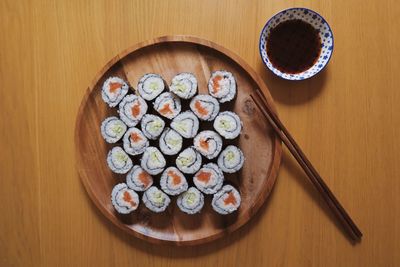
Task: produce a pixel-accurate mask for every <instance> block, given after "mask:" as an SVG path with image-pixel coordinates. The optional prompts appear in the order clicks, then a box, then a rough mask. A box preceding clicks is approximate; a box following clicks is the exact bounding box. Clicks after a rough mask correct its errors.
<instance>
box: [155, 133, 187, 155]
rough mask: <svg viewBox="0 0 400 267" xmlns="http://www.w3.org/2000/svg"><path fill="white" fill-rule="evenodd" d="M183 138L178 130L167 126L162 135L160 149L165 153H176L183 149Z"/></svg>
mask: <svg viewBox="0 0 400 267" xmlns="http://www.w3.org/2000/svg"><path fill="white" fill-rule="evenodd" d="M182 143H183V138H182V136H181V135H180V134H178V132H177V131H175V130H173V129H171V128H165V130H164V132H163V133H162V135H161V137H160V141H159V144H160V149H161V151H162V152H163V153H164V154H165V155H170V156H171V155H176V154H178V152H179V151H181V149H182Z"/></svg>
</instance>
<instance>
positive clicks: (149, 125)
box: [140, 114, 165, 140]
mask: <svg viewBox="0 0 400 267" xmlns="http://www.w3.org/2000/svg"><path fill="white" fill-rule="evenodd" d="M140 127H141V128H142V132H143V133H144V135H145V136H146V137H147V138H149V139H151V140H155V139H157V138H158V137H159V136H160V134H161V133H162V131H163V130H164V127H165V122H164V120H163V119H161V118H160V117H159V116H156V115H152V114H146V115H144V116H143V118H142V121H141V122H140Z"/></svg>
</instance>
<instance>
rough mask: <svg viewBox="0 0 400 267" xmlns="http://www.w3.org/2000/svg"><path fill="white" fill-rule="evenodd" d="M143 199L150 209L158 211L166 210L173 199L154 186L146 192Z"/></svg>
mask: <svg viewBox="0 0 400 267" xmlns="http://www.w3.org/2000/svg"><path fill="white" fill-rule="evenodd" d="M142 201H143V203H144V205H145V206H146V207H147V208H148V209H149V210H151V211H154V212H157V213H158V212H163V211H165V209H166V208H167V207H168V205H169V203H170V202H171V199H170V198H169V197H168V196H167V194H165V193H164V192H163V191H161V190H160V189H158V188H157V187H155V186H152V187H150V188H149V189H147V190H146V191H145V192H144V194H143V197H142Z"/></svg>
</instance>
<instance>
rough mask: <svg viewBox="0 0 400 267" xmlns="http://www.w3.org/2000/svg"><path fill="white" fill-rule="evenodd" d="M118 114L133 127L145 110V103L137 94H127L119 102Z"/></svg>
mask: <svg viewBox="0 0 400 267" xmlns="http://www.w3.org/2000/svg"><path fill="white" fill-rule="evenodd" d="M118 112H119V116H120V117H121V120H122V121H123V122H125V123H126V125H128V126H129V127H134V126H136V124H138V123H139V121H140V119H141V118H142V117H143V115H144V114H146V112H147V103H146V101H144V99H143V98H141V97H140V96H137V95H127V96H125V97H124V99H122V101H121V103H120V104H119V111H118Z"/></svg>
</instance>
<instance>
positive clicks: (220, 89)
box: [208, 70, 236, 103]
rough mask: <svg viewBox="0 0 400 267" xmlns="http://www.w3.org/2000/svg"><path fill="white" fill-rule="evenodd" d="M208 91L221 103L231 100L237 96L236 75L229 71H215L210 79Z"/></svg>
mask: <svg viewBox="0 0 400 267" xmlns="http://www.w3.org/2000/svg"><path fill="white" fill-rule="evenodd" d="M208 92H209V93H210V95H212V96H213V97H215V98H216V99H218V101H219V102H220V103H225V102H228V101H231V100H232V99H233V98H235V96H236V80H235V77H233V74H232V73H230V72H229V71H225V70H218V71H214V72H213V73H212V74H211V78H210V80H209V81H208Z"/></svg>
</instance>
